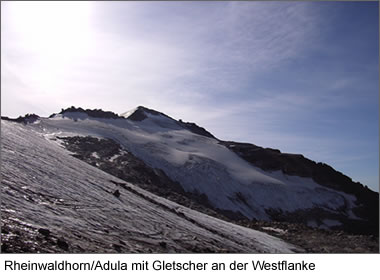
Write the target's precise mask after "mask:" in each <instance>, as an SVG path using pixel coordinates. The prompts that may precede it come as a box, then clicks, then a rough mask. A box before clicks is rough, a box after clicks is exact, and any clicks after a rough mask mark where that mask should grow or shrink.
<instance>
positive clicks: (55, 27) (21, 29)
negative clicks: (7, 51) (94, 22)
mask: <svg viewBox="0 0 380 280" xmlns="http://www.w3.org/2000/svg"><path fill="white" fill-rule="evenodd" d="M6 4H7V5H9V6H8V11H9V13H8V14H7V15H6V16H7V20H6V21H5V24H7V25H8V26H7V28H8V29H9V30H11V34H12V36H13V38H14V39H16V41H17V42H18V43H20V44H21V45H22V46H23V48H24V49H25V50H26V51H27V53H28V54H29V56H30V57H32V58H33V62H34V63H33V66H32V67H33V68H34V69H35V70H34V71H32V73H33V75H32V76H29V77H28V78H25V79H28V80H30V82H31V83H36V84H41V85H44V87H49V86H54V85H55V84H56V82H57V80H58V79H60V76H61V75H62V74H64V73H65V72H66V73H67V72H68V71H70V67H71V66H72V64H73V62H75V61H76V60H77V59H78V58H79V57H80V56H82V55H83V54H85V53H86V52H87V51H88V49H89V48H91V46H92V45H93V44H92V43H91V28H90V26H91V24H90V5H91V3H90V2H80V1H72V2H70V1H69V2H66V1H57V2H53V1H52V2H49V1H46V2H45V1H43V2H42V1H41V2H29V1H27V2H12V3H6ZM10 48H11V46H10Z"/></svg>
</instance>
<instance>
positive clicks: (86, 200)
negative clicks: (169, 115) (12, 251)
mask: <svg viewBox="0 0 380 280" xmlns="http://www.w3.org/2000/svg"><path fill="white" fill-rule="evenodd" d="M1 125H2V130H1V136H2V169H1V173H2V182H1V183H2V204H1V207H2V209H1V211H2V214H5V213H6V215H7V216H10V219H13V220H15V221H16V220H17V221H21V222H22V223H24V224H28V225H30V226H32V227H33V228H36V229H37V228H47V229H49V230H50V232H51V233H52V234H54V235H57V236H62V237H64V238H65V240H67V241H68V243H69V248H70V251H73V252H75V251H76V250H79V249H80V250H81V251H83V250H84V251H85V252H114V249H113V247H112V244H115V243H116V244H119V245H120V244H122V245H120V246H119V247H121V248H122V251H124V252H146V251H148V249H152V250H153V251H155V250H157V248H161V249H162V247H163V245H162V244H165V246H164V247H165V248H166V249H165V250H168V251H173V252H186V251H191V250H193V249H194V248H198V249H199V248H201V249H205V248H209V250H210V251H218V250H219V251H220V250H223V249H225V250H227V251H232V252H251V253H253V252H282V253H286V252H292V251H294V250H297V249H296V248H295V247H294V246H293V245H290V244H288V243H285V242H284V241H282V240H280V239H278V238H275V237H272V236H270V235H267V234H265V233H262V232H258V231H255V230H251V229H248V228H244V227H240V226H237V225H234V224H230V223H227V222H224V221H221V220H218V219H216V218H213V217H209V216H207V215H204V214H201V213H199V212H196V211H193V210H190V209H188V208H185V207H183V206H180V205H178V204H176V203H173V202H171V201H168V200H166V199H164V198H161V197H157V196H155V195H153V194H151V193H149V192H147V191H144V190H142V189H140V188H138V187H136V186H134V185H132V184H129V183H126V182H123V181H122V180H120V179H117V178H115V177H113V176H111V175H109V174H107V173H105V172H103V171H101V170H99V169H97V168H95V167H92V166H90V165H88V164H86V163H84V162H83V161H80V160H79V159H76V158H74V157H72V156H70V155H69V153H68V152H67V151H66V150H65V149H64V148H62V147H61V146H59V145H56V144H55V143H54V139H53V138H52V137H51V135H50V138H49V139H50V140H49V139H47V138H46V137H45V135H46V133H50V134H51V133H53V132H54V133H58V134H59V135H62V134H63V133H61V132H62V131H66V130H68V131H73V130H77V133H78V134H79V133H84V134H95V135H98V136H105V137H106V136H107V137H109V136H110V135H111V134H112V135H114V133H115V135H117V137H118V140H120V141H122V143H125V144H126V143H129V141H134V142H133V143H138V144H140V145H142V146H141V147H144V146H143V145H144V144H146V143H150V142H149V141H152V139H154V138H155V137H157V139H162V135H161V134H160V133H158V135H155V136H150V137H148V135H147V134H146V133H145V132H144V131H143V130H142V129H141V128H138V129H137V128H134V127H133V125H132V124H131V123H129V122H123V123H118V122H116V121H111V123H108V122H99V121H93V120H85V121H83V122H81V123H78V124H74V122H72V121H69V120H58V119H54V120H43V121H42V122H41V123H40V124H38V126H35V127H32V126H29V125H27V126H25V125H21V124H17V123H10V122H6V121H2V122H1ZM57 128H59V131H57ZM123 129H126V130H123ZM37 131H38V132H37ZM106 132H107V133H106ZM179 133H181V134H183V133H184V132H183V131H179ZM181 134H180V135H181ZM124 137H125V138H124ZM147 137H148V138H149V139H150V140H149V141H147V140H146V139H147ZM173 137H175V138H176V139H179V138H181V139H182V140H183V138H182V137H179V136H178V135H177V134H176V133H173ZM153 143H154V142H153ZM139 147H140V146H139ZM149 151H150V152H151V150H149ZM173 166H174V165H173ZM264 178H265V177H264ZM112 181H114V182H112ZM121 185H124V186H125V187H120V186H121ZM116 189H118V190H119V191H120V193H121V195H120V197H119V198H117V197H115V196H114V195H113V194H112V193H113V192H114V191H115V190H116ZM162 242H164V243H162Z"/></svg>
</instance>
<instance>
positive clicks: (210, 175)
mask: <svg viewBox="0 0 380 280" xmlns="http://www.w3.org/2000/svg"><path fill="white" fill-rule="evenodd" d="M133 112H134V110H132V111H131V112H130V113H128V115H130V114H132V113H133ZM145 115H146V116H147V118H145V119H144V120H142V121H131V120H128V119H101V118H90V117H88V116H87V115H86V114H83V113H75V112H70V113H65V114H63V115H62V114H58V115H56V116H55V117H54V118H50V119H43V118H42V119H41V121H40V123H38V124H32V125H31V127H33V129H35V130H36V131H38V132H39V133H41V134H43V135H45V136H46V137H48V138H50V139H54V138H55V137H56V136H72V135H90V136H95V137H100V138H111V139H113V140H115V141H117V142H118V143H120V144H121V145H122V146H123V147H125V148H126V149H127V150H129V151H130V152H132V153H133V154H134V155H135V156H137V157H138V158H140V159H142V160H143V161H144V162H145V163H146V164H148V165H149V166H150V167H153V168H159V169H162V170H163V171H164V172H165V173H166V174H167V175H168V176H169V177H170V178H171V179H172V180H174V181H178V182H180V184H181V185H182V186H183V187H184V188H185V190H186V191H191V192H195V191H196V192H198V193H201V194H206V195H207V197H208V199H209V201H210V202H211V204H212V205H213V206H214V207H216V208H219V209H223V210H229V211H233V212H240V213H241V214H243V215H244V216H246V217H248V218H250V219H251V218H255V219H261V220H269V219H270V216H269V215H268V214H267V210H269V209H272V210H273V209H274V210H280V211H283V212H293V211H297V210H307V209H311V208H314V207H318V208H321V209H324V210H326V211H331V212H334V211H335V212H337V211H338V212H339V213H342V209H343V212H344V214H345V215H347V216H348V217H350V218H355V215H354V214H353V213H352V211H351V209H352V208H353V207H355V201H356V198H355V197H354V196H353V195H349V194H346V193H343V192H339V191H335V190H332V189H330V188H326V187H324V186H321V185H319V184H317V183H315V182H314V181H313V180H312V179H310V178H303V177H298V176H288V175H285V174H283V173H282V172H281V171H276V172H266V171H263V170H261V169H260V168H257V167H254V166H253V165H251V164H249V163H248V162H246V161H245V160H243V159H242V158H240V157H239V156H238V155H236V154H235V153H234V152H232V151H231V150H229V149H228V148H226V147H225V146H223V145H221V144H219V143H218V140H217V139H213V138H209V137H205V136H201V135H198V134H194V133H192V132H191V131H189V130H187V129H184V128H183V127H181V126H180V125H179V124H178V122H176V121H175V120H173V119H171V118H169V117H167V116H165V115H161V114H157V115H155V114H150V113H149V112H146V113H145ZM330 224H331V223H330ZM327 226H328V225H327Z"/></svg>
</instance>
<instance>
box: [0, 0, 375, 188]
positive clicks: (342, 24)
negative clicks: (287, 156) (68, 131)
mask: <svg viewBox="0 0 380 280" xmlns="http://www.w3.org/2000/svg"><path fill="white" fill-rule="evenodd" d="M1 8H2V9H1V39H2V40H1V42H2V46H1V59H2V64H1V79H2V84H1V90H2V92H1V93H2V96H1V101H2V102H1V104H2V105H1V114H2V115H6V116H10V117H17V116H19V115H24V114H26V113H31V112H34V113H37V114H39V115H41V116H48V115H50V114H51V113H53V112H57V111H59V110H60V109H61V108H65V107H68V106H71V105H75V106H82V107H85V108H102V109H105V110H111V111H114V112H116V113H123V112H125V111H127V110H129V109H131V108H133V107H136V106H138V105H144V106H147V107H151V108H153V109H156V110H159V111H162V112H164V113H166V114H168V115H171V116H172V117H174V118H176V119H179V118H181V119H183V120H185V121H193V122H196V123H198V124H199V125H201V126H204V127H205V128H206V129H208V130H209V131H210V132H212V133H213V134H214V135H216V136H217V137H219V138H220V139H223V140H236V141H242V142H251V143H254V144H256V145H260V146H264V147H272V148H278V149H280V150H281V151H283V152H290V153H302V154H304V155H305V156H306V157H309V158H310V159H313V160H315V161H318V162H325V163H327V164H329V165H331V166H333V167H334V168H335V169H337V170H339V171H341V172H343V173H345V174H346V175H348V176H350V177H351V178H353V180H354V181H360V182H362V183H363V184H366V185H368V186H369V187H370V188H372V189H376V190H378V186H379V183H378V182H379V131H378V124H379V118H378V117H379V115H378V114H379V113H378V106H379V99H378V98H379V72H378V69H379V38H378V34H379V30H378V26H379V17H378V10H379V7H378V2H246V1H244V2H224V1H223V2H214V1H212V2H140V3H138V2H50V3H49V2H43V3H27V2H16V3H12V2H1Z"/></svg>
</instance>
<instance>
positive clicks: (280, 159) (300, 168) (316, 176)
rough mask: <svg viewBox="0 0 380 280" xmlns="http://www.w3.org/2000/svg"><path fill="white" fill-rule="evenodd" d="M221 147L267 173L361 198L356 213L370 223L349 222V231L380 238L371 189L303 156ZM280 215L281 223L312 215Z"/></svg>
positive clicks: (242, 146) (248, 147)
mask: <svg viewBox="0 0 380 280" xmlns="http://www.w3.org/2000/svg"><path fill="white" fill-rule="evenodd" d="M220 143H221V144H222V145H224V146H226V147H227V148H229V149H230V150H232V151H234V152H235V153H237V154H238V155H239V156H241V157H242V158H243V159H245V160H246V161H248V162H250V163H251V164H253V165H254V166H257V167H259V168H261V169H263V170H268V171H276V170H280V171H282V172H283V173H284V174H288V175H291V176H300V177H309V178H312V179H313V180H314V181H315V182H317V183H318V184H320V185H323V186H326V187H328V188H331V189H334V190H338V191H341V192H345V193H347V194H352V195H354V196H355V197H356V198H357V201H358V203H357V204H358V206H357V207H356V208H354V209H353V212H354V213H355V215H357V216H358V217H361V218H362V219H364V220H365V221H366V222H363V221H356V222H353V223H352V222H348V221H346V223H345V224H347V226H346V227H345V229H346V230H348V231H350V232H354V233H358V232H362V233H363V232H364V233H367V234H374V235H377V236H378V234H379V232H378V228H379V211H378V208H379V194H378V193H376V192H374V191H372V190H370V189H369V188H368V187H365V186H363V185H362V184H360V183H357V182H353V181H352V179H351V178H349V177H348V176H346V175H344V174H342V173H341V172H339V171H336V170H335V169H333V168H332V167H331V166H329V165H327V164H324V163H320V162H319V163H316V162H315V161H312V160H310V159H307V158H305V157H304V156H303V155H299V154H287V153H281V152H280V151H279V150H275V149H270V148H262V147H259V146H256V145H253V144H249V143H237V142H232V141H221V142H220ZM276 215H277V219H280V220H289V219H296V218H295V217H297V216H299V215H301V216H304V217H309V216H311V215H310V213H303V214H301V212H299V214H298V215H295V214H292V215H289V217H285V216H282V217H281V213H276ZM316 215H319V216H322V214H321V213H316ZM291 216H292V217H291Z"/></svg>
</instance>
